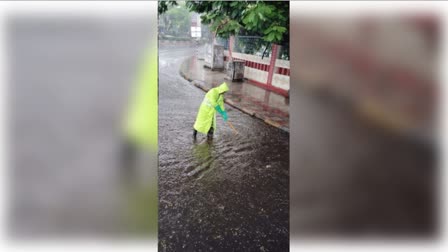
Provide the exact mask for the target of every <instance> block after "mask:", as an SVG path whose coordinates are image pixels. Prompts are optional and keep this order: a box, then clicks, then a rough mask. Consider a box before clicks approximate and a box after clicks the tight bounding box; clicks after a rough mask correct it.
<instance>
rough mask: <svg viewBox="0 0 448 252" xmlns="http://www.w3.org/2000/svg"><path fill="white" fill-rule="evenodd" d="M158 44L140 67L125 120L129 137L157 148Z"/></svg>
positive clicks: (141, 143) (152, 48) (140, 144)
mask: <svg viewBox="0 0 448 252" xmlns="http://www.w3.org/2000/svg"><path fill="white" fill-rule="evenodd" d="M157 74H158V66H157V46H153V47H151V48H149V50H148V51H147V52H146V54H145V58H144V62H143V64H142V66H141V68H140V69H139V72H138V77H137V80H136V83H135V84H136V89H135V90H133V91H134V93H133V94H132V99H131V103H130V107H129V111H128V114H127V117H126V120H125V133H126V135H127V137H128V139H129V140H130V141H131V142H133V143H134V144H137V145H139V146H144V147H149V148H151V149H157V112H158V108H157V95H158V91H157V82H158V78H157Z"/></svg>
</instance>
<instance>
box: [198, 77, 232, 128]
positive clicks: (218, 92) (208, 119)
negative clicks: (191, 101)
mask: <svg viewBox="0 0 448 252" xmlns="http://www.w3.org/2000/svg"><path fill="white" fill-rule="evenodd" d="M228 90H229V87H228V86H227V83H225V82H223V83H222V84H221V85H219V86H218V87H215V88H212V89H210V90H209V91H208V92H207V94H205V97H204V100H203V101H202V103H201V106H200V107H199V112H198V115H197V117H196V122H195V123H194V126H193V127H194V129H195V130H197V131H198V132H201V133H203V134H207V133H208V131H209V130H210V128H211V127H213V129H214V130H216V109H215V107H216V106H217V105H219V106H220V107H221V109H222V110H223V111H225V108H224V94H223V93H224V92H226V91H228ZM212 124H213V126H212Z"/></svg>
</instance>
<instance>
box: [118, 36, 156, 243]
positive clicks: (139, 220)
mask: <svg viewBox="0 0 448 252" xmlns="http://www.w3.org/2000/svg"><path fill="white" fill-rule="evenodd" d="M133 85H134V86H133V90H131V94H130V100H129V104H128V108H127V110H126V111H125V112H126V115H125V117H124V121H123V125H122V129H123V135H124V139H123V143H122V144H123V145H122V149H121V151H122V152H121V169H122V172H123V174H122V175H123V176H124V177H123V179H124V182H126V183H125V184H124V185H125V187H123V188H124V189H125V190H124V192H125V193H126V194H125V195H126V197H125V201H124V202H125V204H124V208H123V210H124V214H125V215H124V216H123V217H124V220H123V228H124V229H125V230H129V232H137V233H139V234H141V233H143V234H145V235H149V237H154V238H156V237H157V230H158V208H157V203H158V192H157V168H158V166H157V142H158V136H157V134H158V116H157V113H158V90H157V89H158V55H157V42H156V41H155V42H153V44H151V45H150V46H149V47H148V48H147V50H146V51H145V54H144V55H143V58H142V62H141V64H139V67H138V69H137V76H136V79H135V82H134V83H133ZM142 154H143V155H148V157H150V158H152V159H151V160H150V161H149V160H145V162H144V163H143V165H137V163H138V160H139V158H138V157H139V156H141V155H142ZM148 172H149V174H151V176H148V177H146V178H145V179H144V181H140V180H139V178H140V177H141V175H142V174H148Z"/></svg>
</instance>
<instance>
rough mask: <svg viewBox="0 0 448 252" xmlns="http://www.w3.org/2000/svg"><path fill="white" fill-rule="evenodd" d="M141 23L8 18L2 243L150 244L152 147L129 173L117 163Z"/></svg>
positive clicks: (144, 36)
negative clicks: (122, 240) (127, 240)
mask: <svg viewBox="0 0 448 252" xmlns="http://www.w3.org/2000/svg"><path fill="white" fill-rule="evenodd" d="M151 23H155V20H151V19H150V18H142V17H140V18H139V17H129V18H124V17H121V18H101V19H95V18H91V17H83V16H79V17H70V18H67V17H62V16H53V17H28V16H16V17H13V18H11V19H9V22H8V40H9V41H8V42H9V43H8V44H9V50H8V52H9V59H10V68H11V71H12V72H11V77H12V79H11V83H10V86H9V87H10V103H9V108H10V125H9V128H10V139H9V140H10V150H11V160H10V177H9V180H10V181H11V186H10V201H11V202H10V206H11V208H10V217H9V221H10V223H9V224H10V225H9V226H10V233H11V235H12V237H14V238H63V237H65V238H76V237H86V238H92V236H93V237H104V238H111V237H117V236H123V237H125V236H130V237H132V238H136V237H142V238H145V239H147V238H150V239H151V238H152V239H155V238H156V232H157V153H156V150H154V152H153V153H140V155H139V161H138V166H137V167H136V168H135V169H134V170H132V171H130V170H129V168H128V167H120V162H119V161H120V155H119V154H120V148H121V142H122V120H123V118H124V116H125V114H124V113H125V112H126V107H127V106H128V102H129V101H128V99H129V98H128V94H129V93H130V90H131V88H132V85H133V84H134V83H135V80H136V74H137V69H138V64H139V63H141V61H142V55H143V52H144V50H145V48H146V47H147V46H148V45H149V44H148V42H149V38H150V37H153V38H156V36H151V35H153V33H155V32H156V30H155V28H151V25H148V24H151ZM151 29H153V30H151ZM153 43H156V42H155V41H154V42H153Z"/></svg>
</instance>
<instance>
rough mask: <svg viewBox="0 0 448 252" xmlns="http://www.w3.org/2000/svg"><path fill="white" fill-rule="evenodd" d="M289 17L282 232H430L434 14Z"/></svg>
mask: <svg viewBox="0 0 448 252" xmlns="http://www.w3.org/2000/svg"><path fill="white" fill-rule="evenodd" d="M291 20H292V23H291V39H292V41H294V43H291V45H292V47H291V50H290V51H291V53H292V55H291V58H292V65H293V66H294V70H293V71H291V73H292V75H291V86H292V88H291V98H290V99H291V103H290V118H291V122H290V127H291V131H290V132H291V139H290V141H291V166H290V167H291V168H290V174H291V181H294V182H292V183H291V188H290V200H291V209H290V211H291V212H290V227H291V239H296V238H304V237H308V236H312V237H316V236H317V237H330V238H334V237H354V236H356V237H368V238H377V237H381V238H395V237H410V236H412V237H414V236H416V237H425V238H427V237H433V235H435V234H436V233H437V231H438V225H437V223H438V218H437V212H436V209H437V203H438V201H437V198H438V194H437V189H438V184H437V178H438V170H437V145H438V143H437V140H438V134H437V127H436V125H437V112H438V111H437V94H438V83H437V69H438V61H437V60H438V59H437V57H438V54H439V51H438V46H439V42H438V20H437V17H435V16H431V15H413V16H412V15H411V16H405V15H403V16H402V17H387V16H377V17H375V16H364V17H356V18H355V17H353V18H337V17H334V18H330V17H326V18H323V17H322V18H318V17H303V16H295V17H293V18H292V19H291ZM293 47H295V48H293Z"/></svg>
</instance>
